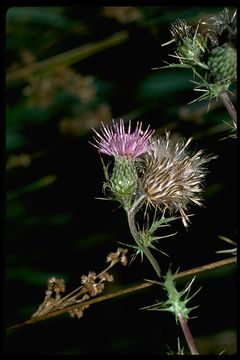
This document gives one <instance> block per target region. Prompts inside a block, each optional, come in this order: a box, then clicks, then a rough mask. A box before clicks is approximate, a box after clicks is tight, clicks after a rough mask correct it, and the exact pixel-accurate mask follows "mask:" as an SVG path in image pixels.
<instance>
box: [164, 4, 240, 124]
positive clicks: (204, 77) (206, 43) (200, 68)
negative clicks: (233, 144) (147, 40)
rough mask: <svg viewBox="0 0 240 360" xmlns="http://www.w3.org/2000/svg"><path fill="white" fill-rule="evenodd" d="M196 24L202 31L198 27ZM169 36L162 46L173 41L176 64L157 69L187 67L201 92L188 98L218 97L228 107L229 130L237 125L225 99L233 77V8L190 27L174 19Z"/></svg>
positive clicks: (234, 31) (234, 36)
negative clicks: (203, 28) (230, 120)
mask: <svg viewBox="0 0 240 360" xmlns="http://www.w3.org/2000/svg"><path fill="white" fill-rule="evenodd" d="M200 25H201V26H202V27H205V30H203V31H202V30H201V31H200V30H199V28H200ZM170 32H171V35H172V39H171V40H170V41H168V42H167V43H165V44H162V46H164V45H168V44H170V43H172V42H175V43H176V51H175V54H174V55H170V56H172V57H174V58H176V59H177V60H178V61H179V62H178V63H167V66H163V67H161V68H167V67H170V68H174V67H180V68H189V69H191V70H192V71H193V76H194V80H192V82H193V83H194V84H195V86H196V87H195V89H194V90H195V91H198V92H202V95H201V96H199V97H198V98H197V99H195V100H193V101H191V102H190V103H193V102H195V101H200V100H211V99H214V98H215V99H218V98H220V99H221V100H222V102H223V104H224V106H225V107H226V109H227V110H228V112H229V114H230V116H231V119H232V123H233V129H235V130H236V128H237V113H236V110H235V108H234V106H233V104H232V102H231V100H230V98H229V93H230V87H231V85H232V84H233V83H234V82H236V80H237V49H236V35H237V25H236V11H234V12H233V14H231V15H230V12H229V10H228V9H227V8H225V9H224V10H223V11H222V12H220V13H219V14H217V15H214V16H210V17H209V18H208V19H207V20H206V21H204V22H203V21H201V20H200V21H199V24H198V25H197V27H196V28H195V29H194V28H193V27H192V26H191V25H189V24H187V22H186V21H185V20H180V19H178V20H177V21H175V23H173V24H172V27H171V30H170ZM196 78H197V80H196Z"/></svg>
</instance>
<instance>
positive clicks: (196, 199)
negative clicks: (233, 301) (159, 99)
mask: <svg viewBox="0 0 240 360" xmlns="http://www.w3.org/2000/svg"><path fill="white" fill-rule="evenodd" d="M141 129H142V123H140V124H139V123H137V126H136V129H135V131H133V132H131V122H129V123H128V130H127V131H125V127H124V122H123V120H122V119H120V121H119V123H115V121H114V120H113V125H112V127H109V126H105V125H103V127H102V129H101V130H100V133H99V132H97V131H96V130H94V131H95V134H96V136H95V144H94V143H93V144H92V145H94V146H95V147H96V148H97V149H98V151H99V153H105V154H107V155H110V156H113V158H114V167H113V170H112V171H111V170H110V164H108V165H105V164H104V162H103V161H102V164H103V168H104V173H105V177H106V183H105V184H104V188H109V189H110V193H111V194H112V196H113V199H114V200H117V201H118V202H120V204H121V205H122V207H123V209H124V210H125V212H126V215H127V219H128V225H129V229H130V232H131V234H132V237H133V239H134V240H135V242H136V245H130V247H132V248H134V249H135V254H134V257H135V256H136V255H137V254H140V255H141V257H142V259H143V256H144V255H145V256H146V258H147V259H148V260H149V262H150V263H151V265H152V266H153V268H154V270H155V272H156V274H157V276H158V277H159V278H160V277H161V270H160V266H159V263H158V262H157V260H156V259H155V257H154V256H153V255H152V253H151V251H150V249H151V250H158V249H157V248H156V247H155V245H153V243H154V242H156V241H157V240H158V239H159V238H160V237H157V236H155V235H154V233H155V231H156V230H157V229H158V228H161V226H164V225H169V223H170V222H171V221H173V220H175V219H176V216H172V215H176V214H180V217H181V219H182V222H183V225H184V226H185V227H187V226H188V224H189V222H190V220H189V216H190V215H188V209H189V206H190V205H192V204H195V205H199V206H201V200H202V199H201V192H202V190H203V180H204V177H205V175H206V172H207V171H206V164H207V163H208V162H209V161H210V160H211V159H214V158H215V156H205V155H204V154H203V151H202V150H200V151H198V152H197V153H195V154H191V153H190V151H188V150H187V147H188V145H189V144H190V142H191V140H192V139H191V138H190V139H188V140H187V141H185V140H184V139H181V140H179V141H177V142H174V141H173V140H172V139H171V137H170V133H169V132H166V135H165V137H163V136H162V137H159V138H154V137H153V133H154V131H153V130H149V126H148V127H147V129H146V130H145V132H144V131H141ZM144 206H145V211H144V215H143V225H142V227H141V226H139V224H137V223H136V214H137V213H138V212H139V210H141V209H142V208H143V207H144ZM150 208H153V209H154V216H153V220H152V223H151V224H150V221H149V216H150V211H149V210H150ZM159 213H160V215H159ZM166 213H167V214H168V215H169V217H165V215H166ZM172 235H174V234H170V235H168V236H172ZM160 251H161V250H160ZM161 252H162V253H164V252H163V251H161ZM164 284H165V285H164V286H165V287H166V289H167V291H168V293H169V301H168V302H166V303H165V308H167V309H172V310H171V311H174V312H175V314H176V316H177V318H178V319H179V321H180V323H181V326H182V329H183V332H184V335H185V337H186V339H187V341H188V344H189V347H190V349H191V352H192V353H193V354H196V353H197V350H196V347H195V345H194V341H193V338H192V336H191V332H190V330H189V327H188V325H187V322H186V320H187V318H188V313H189V311H190V310H189V309H188V308H187V307H186V304H187V302H188V299H186V298H184V300H183V299H182V297H183V295H184V294H185V293H187V294H188V292H189V289H190V286H191V284H190V285H189V286H188V287H187V288H186V289H185V290H184V291H183V292H181V293H178V292H177V291H176V290H175V288H174V287H173V284H172V278H171V275H170V273H168V274H167V277H166V281H165V283H164ZM173 299H174V302H173ZM168 305H169V306H168Z"/></svg>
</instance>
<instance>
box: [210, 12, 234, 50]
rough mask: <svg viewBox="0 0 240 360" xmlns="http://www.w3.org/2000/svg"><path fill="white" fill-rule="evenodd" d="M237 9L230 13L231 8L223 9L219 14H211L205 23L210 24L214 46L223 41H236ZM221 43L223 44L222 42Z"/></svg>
mask: <svg viewBox="0 0 240 360" xmlns="http://www.w3.org/2000/svg"><path fill="white" fill-rule="evenodd" d="M236 15H237V11H234V13H233V14H232V15H230V12H229V9H228V8H225V9H223V10H222V11H221V12H220V13H219V14H217V15H213V16H210V17H209V19H208V20H207V21H206V22H205V23H204V24H206V25H207V26H208V37H209V39H210V41H211V43H212V45H213V46H216V45H219V42H221V38H223V42H226V41H234V42H235V41H236V36H237V16H236ZM220 45H221V44H220Z"/></svg>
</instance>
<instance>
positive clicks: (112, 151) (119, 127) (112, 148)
mask: <svg viewBox="0 0 240 360" xmlns="http://www.w3.org/2000/svg"><path fill="white" fill-rule="evenodd" d="M93 130H94V129H93ZM94 132H95V134H96V135H97V137H94V140H95V142H96V144H92V145H93V146H95V147H96V148H97V149H98V151H99V152H102V153H104V154H107V155H110V156H114V157H127V158H136V157H138V156H140V155H142V154H144V153H145V152H146V151H147V149H148V146H149V141H150V139H151V136H152V135H153V133H154V130H150V129H149V126H148V127H147V129H146V130H145V131H143V130H142V122H140V123H139V122H137V125H136V128H135V130H134V131H133V132H132V131H131V121H129V123H128V130H127V131H125V127H124V121H123V120H122V119H120V121H119V122H118V123H115V122H114V120H113V125H112V126H108V125H104V124H102V129H101V134H100V133H98V132H97V131H95V130H94Z"/></svg>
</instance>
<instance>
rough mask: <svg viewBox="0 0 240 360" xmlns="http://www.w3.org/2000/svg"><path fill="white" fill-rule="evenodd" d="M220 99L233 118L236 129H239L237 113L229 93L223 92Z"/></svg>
mask: <svg viewBox="0 0 240 360" xmlns="http://www.w3.org/2000/svg"><path fill="white" fill-rule="evenodd" d="M219 97H220V99H221V100H222V102H223V104H224V105H225V107H226V109H227V111H228V113H229V115H230V116H231V118H232V121H233V125H234V127H235V128H237V112H236V109H235V107H234V106H233V103H232V102H231V100H230V99H229V96H228V93H227V91H222V92H221V93H220V94H219Z"/></svg>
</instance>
